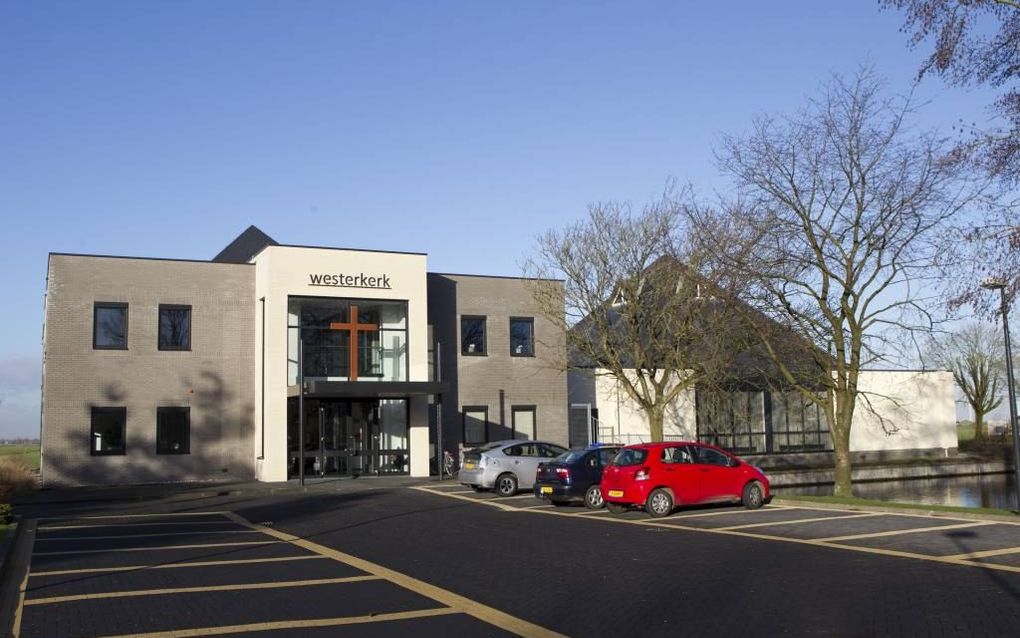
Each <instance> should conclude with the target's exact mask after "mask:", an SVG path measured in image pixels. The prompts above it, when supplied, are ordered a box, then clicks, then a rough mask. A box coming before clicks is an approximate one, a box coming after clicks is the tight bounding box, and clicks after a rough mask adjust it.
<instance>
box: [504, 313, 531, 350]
mask: <svg viewBox="0 0 1020 638" xmlns="http://www.w3.org/2000/svg"><path fill="white" fill-rule="evenodd" d="M510 356H511V357H533V356H535V320H534V319H533V318H531V317H510Z"/></svg>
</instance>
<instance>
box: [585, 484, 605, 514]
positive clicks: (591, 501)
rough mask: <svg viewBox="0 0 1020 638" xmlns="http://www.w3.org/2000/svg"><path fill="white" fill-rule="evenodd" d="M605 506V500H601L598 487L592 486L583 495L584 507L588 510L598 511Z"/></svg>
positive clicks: (600, 492)
mask: <svg viewBox="0 0 1020 638" xmlns="http://www.w3.org/2000/svg"><path fill="white" fill-rule="evenodd" d="M605 504H606V501H605V499H603V498H602V490H600V489H599V486H598V485H592V486H591V487H589V488H588V491H587V492H585V493H584V506H585V507H587V508H588V509H590V510H600V509H602V508H603V507H604V506H605Z"/></svg>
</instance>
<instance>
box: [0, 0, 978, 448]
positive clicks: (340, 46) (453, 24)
mask: <svg viewBox="0 0 1020 638" xmlns="http://www.w3.org/2000/svg"><path fill="white" fill-rule="evenodd" d="M900 24H901V16H900V15H899V14H897V13H894V12H890V11H881V10H880V9H879V7H878V4H877V2H868V1H862V2H842V3H833V2H817V1H813V2H811V1H798V2H778V3H763V2H749V1H748V2H742V1H733V2H726V3H711V2H708V3H679V2H629V3H621V2H556V3H550V2H512V3H511V2H506V3H494V2H483V1H480V0H479V1H476V2H428V3H424V2H361V3H348V2H341V1H338V0H332V1H324V2H316V1H283V0H280V1H277V2H258V1H253V0H243V1H241V0H237V1H227V0H217V1H213V2H210V1H208V0H204V1H181V0H176V1H173V2H168V1H155V0H146V1H144V2H139V1H130V2H113V1H98V0H96V1H90V2H79V1H74V2H46V1H36V0H33V1H27V0H25V1H17V0H15V1H12V0H8V1H7V2H4V3H2V4H0V218H2V220H3V224H2V227H0V289H2V290H3V292H4V301H5V308H4V312H2V313H0V335H2V336H0V437H2V436H16V435H35V434H37V432H38V405H39V360H40V356H41V346H40V335H41V325H42V301H43V291H44V289H45V275H46V256H47V253H48V252H50V251H58V252H83V253H105V254H128V255H139V256H154V257H180V258H194V259H207V258H210V257H212V256H213V255H214V254H215V253H216V252H218V251H219V250H220V249H221V248H222V247H223V246H224V245H226V244H227V243H228V242H229V241H230V240H231V239H232V238H233V237H234V236H235V235H237V234H238V233H239V232H241V231H242V230H244V228H246V227H247V226H248V225H249V224H255V225H257V226H259V227H260V228H262V229H263V230H264V231H266V232H267V233H268V234H269V235H271V236H272V237H274V238H276V239H277V240H278V241H281V242H284V243H295V244H321V245H337V246H348V247H364V248H379V249H388V250H410V251H424V252H427V253H428V254H429V267H430V269H431V270H437V271H448V272H474V273H485V274H509V275H513V274H518V273H519V272H520V269H519V266H518V264H519V263H520V261H521V258H522V257H523V255H525V254H526V253H527V252H528V251H529V250H530V249H531V247H532V246H533V245H534V238H535V236H536V235H537V234H538V233H540V232H542V231H544V230H546V229H548V228H553V227H562V226H564V225H565V224H567V223H570V222H572V221H574V220H576V219H578V218H579V217H580V216H582V215H583V214H584V211H585V206H586V204H588V203H589V202H593V201H598V200H608V199H616V200H627V201H631V202H634V203H635V204H640V203H641V202H643V201H645V200H647V199H649V198H651V197H653V196H654V195H656V194H657V193H660V192H661V190H662V188H663V185H664V184H665V182H666V180H667V179H669V178H671V177H672V178H677V179H679V180H681V181H690V182H692V183H693V184H694V185H695V186H696V187H697V189H698V190H699V191H700V192H702V193H705V194H708V193H710V192H711V191H712V190H725V188H726V183H725V181H724V180H722V179H720V177H719V176H718V175H717V172H716V170H715V166H714V163H713V157H712V147H713V143H714V142H715V141H716V140H717V139H718V135H719V134H720V133H722V132H731V133H739V132H740V131H742V130H744V129H745V128H746V127H747V125H748V123H749V121H750V119H751V117H752V115H753V114H755V113H759V112H775V111H792V110H795V109H796V108H797V107H798V106H800V105H801V104H802V103H803V101H804V98H805V96H806V95H809V94H811V93H812V92H813V91H814V90H815V89H816V88H817V86H818V85H819V83H821V82H822V81H823V80H824V79H825V78H826V76H827V74H828V73H830V72H832V71H843V72H852V71H853V70H854V69H855V68H856V67H857V66H858V65H859V64H860V63H862V62H865V61H870V62H871V63H872V64H874V66H875V67H876V68H877V69H878V71H879V72H881V73H882V74H884V75H885V76H887V77H888V79H889V82H890V85H891V86H892V87H893V88H894V89H896V90H898V91H904V92H905V91H908V90H910V88H911V83H912V80H913V77H914V75H915V73H916V70H917V67H918V64H919V62H920V60H921V59H922V57H923V55H924V52H923V51H913V52H912V51H910V50H909V49H908V47H907V45H906V36H905V35H904V34H901V33H899V32H898V29H899V26H900ZM918 95H919V97H921V98H922V99H924V100H930V102H931V103H930V104H929V106H928V107H927V108H926V110H925V111H924V113H923V121H924V124H925V125H930V126H937V127H940V128H942V129H944V130H947V131H948V129H949V127H950V126H951V125H952V124H953V123H954V122H957V121H958V120H960V119H963V120H965V121H967V122H978V123H983V122H986V121H987V110H986V108H985V107H986V104H988V103H989V102H990V94H989V93H988V92H985V91H965V90H962V89H956V88H946V87H945V86H944V85H943V84H942V83H941V82H940V81H939V80H938V79H930V80H926V81H925V82H924V83H923V84H922V85H921V86H920V88H919V90H918ZM83 320H84V319H83Z"/></svg>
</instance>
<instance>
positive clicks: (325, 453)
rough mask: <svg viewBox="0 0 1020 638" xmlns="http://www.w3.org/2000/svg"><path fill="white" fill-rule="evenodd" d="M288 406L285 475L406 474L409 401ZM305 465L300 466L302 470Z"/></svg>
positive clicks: (314, 402)
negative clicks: (301, 414) (286, 465)
mask: <svg viewBox="0 0 1020 638" xmlns="http://www.w3.org/2000/svg"><path fill="white" fill-rule="evenodd" d="M299 404H300V403H299V401H298V398H297V397H291V398H290V399H288V403H287V457H288V475H289V476H290V477H296V476H299V475H301V474H302V472H303V473H304V475H305V476H308V477H313V476H361V475H382V474H406V473H408V471H409V470H410V421H409V411H408V400H407V399H385V400H361V401H359V400H353V401H350V400H343V401H341V400H335V399H311V398H306V399H305V400H304V412H305V414H304V425H303V428H304V431H303V432H302V423H301V418H300V412H299ZM302 464H303V467H302Z"/></svg>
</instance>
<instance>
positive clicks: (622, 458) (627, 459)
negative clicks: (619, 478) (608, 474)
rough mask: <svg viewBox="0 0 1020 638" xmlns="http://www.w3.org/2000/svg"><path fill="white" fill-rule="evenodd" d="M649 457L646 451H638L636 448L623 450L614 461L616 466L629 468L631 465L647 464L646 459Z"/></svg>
mask: <svg viewBox="0 0 1020 638" xmlns="http://www.w3.org/2000/svg"><path fill="white" fill-rule="evenodd" d="M647 456H648V452H647V451H646V450H638V449H634V448H623V449H622V450H620V453H619V454H617V455H616V458H615V459H613V464H614V465H619V466H621V467H629V466H631V465H641V464H642V463H644V462H645V458H646V457H647Z"/></svg>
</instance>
